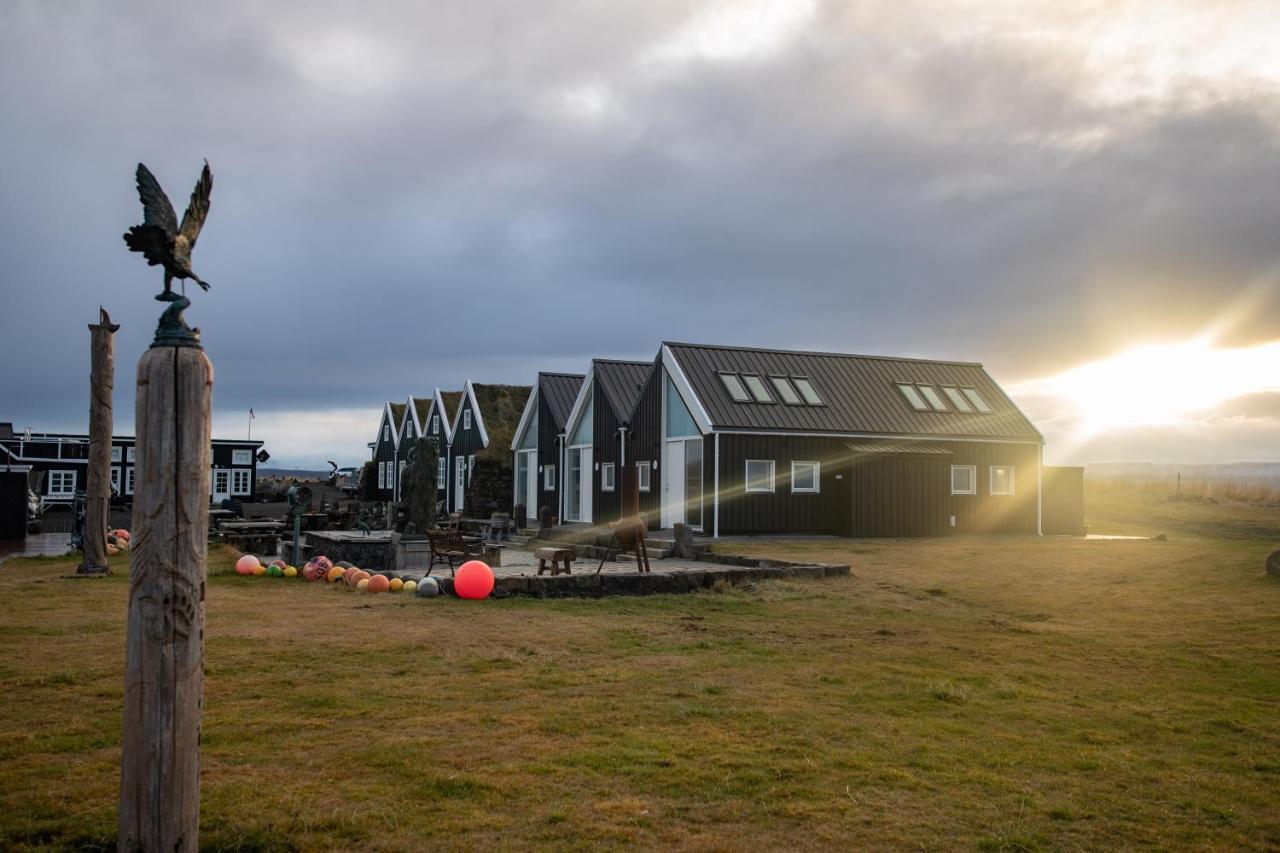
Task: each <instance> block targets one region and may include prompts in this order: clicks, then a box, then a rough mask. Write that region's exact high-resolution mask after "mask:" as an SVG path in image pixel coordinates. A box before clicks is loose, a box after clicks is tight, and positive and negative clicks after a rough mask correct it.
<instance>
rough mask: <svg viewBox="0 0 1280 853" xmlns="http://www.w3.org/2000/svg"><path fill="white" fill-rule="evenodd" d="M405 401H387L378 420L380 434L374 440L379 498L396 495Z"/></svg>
mask: <svg viewBox="0 0 1280 853" xmlns="http://www.w3.org/2000/svg"><path fill="white" fill-rule="evenodd" d="M404 410H405V405H404V403H387V404H386V405H385V406H383V407H382V417H381V418H380V419H379V420H378V434H377V436H375V437H374V440H373V442H372V447H373V461H374V462H376V463H378V486H377V489H376V490H375V492H374V495H375V497H376V499H377V500H380V501H392V500H395V497H396V463H397V462H398V461H399V449H400V425H401V424H402V423H403V422H404Z"/></svg>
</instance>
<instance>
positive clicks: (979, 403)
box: [960, 388, 991, 415]
mask: <svg viewBox="0 0 1280 853" xmlns="http://www.w3.org/2000/svg"><path fill="white" fill-rule="evenodd" d="M960 390H961V391H963V392H964V395H965V396H966V397H968V398H969V402H970V403H973V407H974V408H975V409H977V410H978V411H979V412H982V413H983V414H984V415H987V414H990V413H991V407H990V406H988V405H987V401H986V400H984V399H982V395H981V394H979V393H978V390H977V389H976V388H961V389H960Z"/></svg>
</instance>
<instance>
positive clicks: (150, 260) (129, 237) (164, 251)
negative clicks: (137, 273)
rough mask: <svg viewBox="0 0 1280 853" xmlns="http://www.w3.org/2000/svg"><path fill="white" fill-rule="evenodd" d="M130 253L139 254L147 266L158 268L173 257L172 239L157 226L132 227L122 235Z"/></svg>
mask: <svg viewBox="0 0 1280 853" xmlns="http://www.w3.org/2000/svg"><path fill="white" fill-rule="evenodd" d="M124 242H125V245H127V246H128V247H129V251H131V252H141V253H142V254H143V256H144V257H145V258H146V259H147V264H148V265H149V266H153V267H154V266H159V265H161V264H164V263H166V262H167V261H168V260H169V259H170V258H172V257H173V238H172V237H170V236H169V235H168V234H166V233H164V229H163V228H161V227H160V226H158V225H134V226H133V227H132V228H130V229H129V231H128V233H126V234H125V235H124Z"/></svg>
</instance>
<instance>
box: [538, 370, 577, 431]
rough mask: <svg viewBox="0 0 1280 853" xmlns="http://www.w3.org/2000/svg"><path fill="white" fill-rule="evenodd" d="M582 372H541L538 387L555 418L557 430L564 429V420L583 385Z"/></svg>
mask: <svg viewBox="0 0 1280 853" xmlns="http://www.w3.org/2000/svg"><path fill="white" fill-rule="evenodd" d="M582 379H583V376H582V374H581V373H539V374H538V388H539V390H540V392H541V394H542V396H543V397H544V398H545V399H546V401H547V407H548V408H549V409H551V417H553V418H555V424H554V426H555V430H556V432H559V431H560V430H562V429H564V422H565V420H566V419H567V418H568V417H569V410H570V409H572V408H573V401H574V400H575V399H576V398H577V396H578V389H579V388H581V387H582Z"/></svg>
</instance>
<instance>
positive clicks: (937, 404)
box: [916, 385, 947, 412]
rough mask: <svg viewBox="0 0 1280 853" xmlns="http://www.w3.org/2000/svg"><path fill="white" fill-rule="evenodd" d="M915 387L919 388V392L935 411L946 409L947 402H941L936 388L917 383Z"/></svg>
mask: <svg viewBox="0 0 1280 853" xmlns="http://www.w3.org/2000/svg"><path fill="white" fill-rule="evenodd" d="M916 387H917V388H919V389H920V393H921V394H923V395H924V398H925V399H926V400H928V401H929V406H930V407H931V408H932V409H933V410H934V411H935V412H945V411H947V404H946V403H944V402H942V397H941V396H940V395H939V394H938V390H937V389H936V388H934V387H933V386H932V385H917V386H916Z"/></svg>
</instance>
